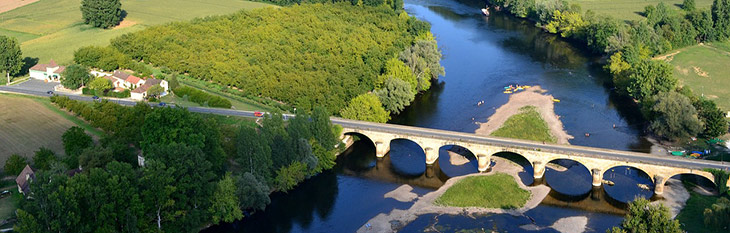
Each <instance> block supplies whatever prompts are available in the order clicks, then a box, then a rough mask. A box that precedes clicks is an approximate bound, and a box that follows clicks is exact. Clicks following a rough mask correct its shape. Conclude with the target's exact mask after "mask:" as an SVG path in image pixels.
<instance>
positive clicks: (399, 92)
mask: <svg viewBox="0 0 730 233" xmlns="http://www.w3.org/2000/svg"><path fill="white" fill-rule="evenodd" d="M375 95H377V96H378V99H380V101H381V102H382V103H383V107H384V108H385V110H386V111H389V112H391V113H394V114H398V113H400V112H401V111H403V109H405V107H407V106H408V105H411V101H413V99H414V98H415V96H414V95H413V93H412V92H411V85H410V84H408V82H406V81H403V80H400V79H395V78H388V79H387V80H385V84H384V85H383V88H382V89H380V90H377V91H375Z"/></svg>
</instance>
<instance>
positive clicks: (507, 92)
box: [502, 91, 512, 94]
mask: <svg viewBox="0 0 730 233" xmlns="http://www.w3.org/2000/svg"><path fill="white" fill-rule="evenodd" d="M502 93H505V94H512V92H511V91H504V92H502Z"/></svg>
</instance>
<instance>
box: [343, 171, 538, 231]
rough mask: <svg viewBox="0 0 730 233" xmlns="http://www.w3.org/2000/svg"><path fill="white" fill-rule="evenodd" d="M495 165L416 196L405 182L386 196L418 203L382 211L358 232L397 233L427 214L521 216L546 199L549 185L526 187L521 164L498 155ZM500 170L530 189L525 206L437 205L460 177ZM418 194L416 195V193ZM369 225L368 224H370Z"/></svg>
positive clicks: (495, 172) (525, 187)
mask: <svg viewBox="0 0 730 233" xmlns="http://www.w3.org/2000/svg"><path fill="white" fill-rule="evenodd" d="M493 159H494V160H495V162H496V164H495V165H494V166H493V167H492V170H491V171H490V172H487V173H476V174H469V175H465V176H460V177H453V178H451V179H449V180H448V181H446V183H445V184H444V185H443V186H441V187H440V188H439V189H438V190H436V191H433V192H430V193H427V194H425V195H423V196H419V197H416V198H414V195H415V194H413V193H412V192H410V190H411V189H412V188H411V187H410V186H409V185H402V186H400V187H399V188H397V189H395V190H393V191H392V192H389V193H386V194H385V195H384V197H385V198H393V199H396V200H399V201H402V200H410V201H413V200H415V203H413V205H412V206H411V208H409V209H407V210H399V209H394V210H393V211H391V212H390V213H381V214H378V215H377V216H375V217H374V218H372V219H370V220H369V221H368V222H367V223H366V224H364V225H363V226H362V227H360V229H358V231H357V232H397V231H398V229H400V228H401V227H403V226H405V225H407V224H408V223H410V222H412V221H413V220H415V219H416V218H417V217H418V216H420V215H424V214H450V215H458V214H462V215H467V216H474V215H480V214H511V215H515V216H519V215H522V214H524V213H525V212H527V211H528V210H530V209H532V208H535V207H537V205H539V204H540V202H542V200H543V199H545V197H546V196H547V195H548V193H549V192H550V187H548V186H546V185H538V186H531V187H529V186H526V185H525V184H523V183H522V181H521V179H520V178H519V176H518V173H519V172H521V171H523V168H522V166H519V165H517V164H515V163H513V162H511V161H509V160H506V159H503V158H498V157H495V158H493ZM497 173H503V174H508V175H510V176H512V178H514V180H515V182H516V183H517V184H518V185H519V187H520V188H521V189H523V190H527V191H529V192H530V198H529V199H528V200H527V203H525V204H524V205H523V207H521V208H518V209H498V208H479V207H465V208H462V207H450V206H441V205H438V204H435V201H436V199H438V198H439V197H440V196H441V195H443V194H444V193H445V192H446V190H448V189H449V188H450V187H451V186H453V185H454V184H456V183H457V182H458V181H459V180H462V179H464V178H466V177H473V176H490V175H494V174H497ZM416 196H417V195H416ZM368 224H369V225H368ZM368 226H369V227H368Z"/></svg>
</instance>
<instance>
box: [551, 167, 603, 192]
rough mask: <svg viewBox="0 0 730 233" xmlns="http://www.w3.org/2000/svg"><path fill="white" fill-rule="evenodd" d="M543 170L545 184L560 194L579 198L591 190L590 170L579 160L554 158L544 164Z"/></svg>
mask: <svg viewBox="0 0 730 233" xmlns="http://www.w3.org/2000/svg"><path fill="white" fill-rule="evenodd" d="M545 170H546V171H545V182H546V183H547V184H548V185H549V186H550V188H552V189H553V190H555V191H557V192H558V193H560V194H564V195H568V196H580V195H585V194H588V193H590V191H591V189H592V188H593V187H592V185H591V183H592V180H593V179H592V178H591V177H592V175H591V170H590V169H589V168H588V167H587V166H586V165H585V164H584V163H582V162H581V161H579V160H575V159H570V158H555V159H552V160H550V161H548V162H547V163H546V169H545ZM558 180H559V181H560V182H557V181H558Z"/></svg>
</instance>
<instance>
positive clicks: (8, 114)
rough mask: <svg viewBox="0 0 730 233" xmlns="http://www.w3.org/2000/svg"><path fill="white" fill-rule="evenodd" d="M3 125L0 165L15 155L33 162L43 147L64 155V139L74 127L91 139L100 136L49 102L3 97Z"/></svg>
mask: <svg viewBox="0 0 730 233" xmlns="http://www.w3.org/2000/svg"><path fill="white" fill-rule="evenodd" d="M0 122H2V124H0V145H2V147H1V148H0V164H5V160H6V159H7V158H8V157H9V156H10V155H12V154H19V155H22V156H25V157H26V158H28V159H31V158H32V156H33V153H34V151H36V150H38V148H40V147H41V146H43V147H46V148H49V149H51V150H53V151H55V152H56V153H57V154H63V144H62V142H61V136H62V135H63V133H64V132H66V130H67V129H68V128H70V127H72V126H77V125H78V126H81V127H82V128H85V129H86V130H87V133H89V134H92V135H98V134H99V133H100V132H99V131H98V130H96V129H93V128H91V127H90V126H89V125H88V124H86V123H85V122H83V121H81V120H79V119H78V118H76V117H74V116H72V115H69V114H68V113H66V112H64V111H62V110H60V109H58V108H57V107H55V106H53V105H51V103H50V101H49V100H48V99H46V98H28V97H22V96H17V95H8V94H0Z"/></svg>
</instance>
